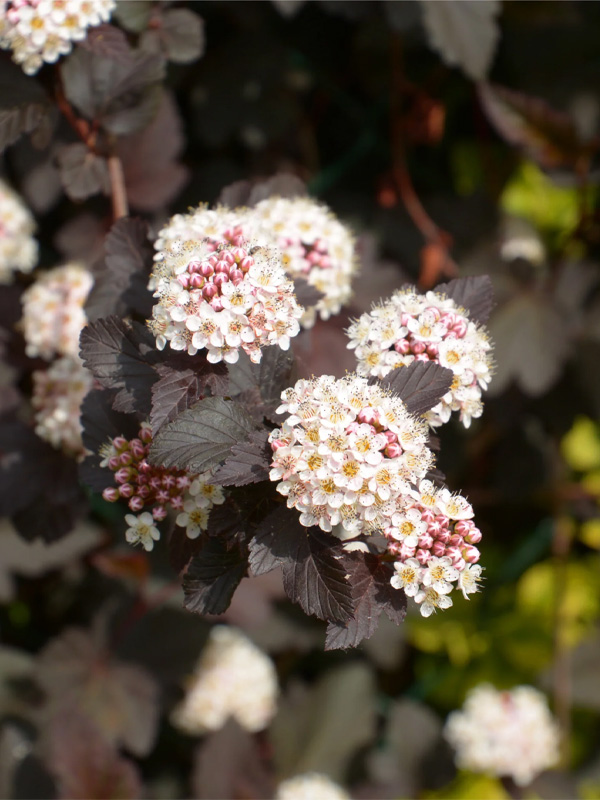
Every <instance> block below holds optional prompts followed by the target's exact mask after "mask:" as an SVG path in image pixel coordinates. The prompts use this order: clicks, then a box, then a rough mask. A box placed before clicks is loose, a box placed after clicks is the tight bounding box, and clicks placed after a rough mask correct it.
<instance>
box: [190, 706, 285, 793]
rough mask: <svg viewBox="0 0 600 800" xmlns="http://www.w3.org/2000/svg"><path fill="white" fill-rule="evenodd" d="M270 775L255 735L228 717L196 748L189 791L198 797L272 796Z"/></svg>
mask: <svg viewBox="0 0 600 800" xmlns="http://www.w3.org/2000/svg"><path fill="white" fill-rule="evenodd" d="M272 784H273V778H272V776H271V774H270V771H269V770H268V769H267V768H266V765H265V764H264V755H263V754H262V753H261V748H260V745H259V742H258V741H257V739H256V737H254V736H252V735H251V734H250V733H248V731H245V730H244V729H243V728H241V727H240V726H239V725H238V723H237V722H236V721H235V720H234V719H229V720H228V721H227V722H226V723H225V725H224V726H223V727H222V728H221V730H219V731H216V732H215V733H210V734H209V735H208V736H207V737H206V738H205V739H204V741H203V742H202V745H201V746H200V748H199V749H198V751H197V754H196V758H195V763H194V771H193V776H192V793H193V796H194V797H197V798H198V800H230V799H231V798H232V797H272V796H273V794H274V787H273V785H272Z"/></svg>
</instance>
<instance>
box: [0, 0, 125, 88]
mask: <svg viewBox="0 0 600 800" xmlns="http://www.w3.org/2000/svg"><path fill="white" fill-rule="evenodd" d="M115 6H116V2H115V0H4V2H3V3H2V4H1V6H0V10H1V12H2V14H3V18H2V19H1V20H0V48H2V49H4V50H12V58H13V61H15V62H16V63H17V64H21V66H22V67H23V70H24V71H25V72H26V74H27V75H34V74H35V73H36V72H37V71H38V69H39V68H40V67H41V66H42V64H43V62H44V61H46V62H48V63H53V62H55V61H56V60H57V59H58V57H59V56H60V55H65V54H66V53H69V52H70V51H71V48H72V46H73V42H77V41H81V40H82V39H84V38H85V35H86V29H87V28H89V27H92V26H95V25H99V24H100V23H102V22H108V20H109V19H110V15H111V13H112V11H113V10H114V8H115Z"/></svg>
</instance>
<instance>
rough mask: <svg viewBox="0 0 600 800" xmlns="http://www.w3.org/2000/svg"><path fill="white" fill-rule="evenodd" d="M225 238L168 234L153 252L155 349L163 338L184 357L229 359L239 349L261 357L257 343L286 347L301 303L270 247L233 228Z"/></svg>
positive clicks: (233, 359)
mask: <svg viewBox="0 0 600 800" xmlns="http://www.w3.org/2000/svg"><path fill="white" fill-rule="evenodd" d="M223 238H224V239H225V240H226V241H224V242H221V243H217V242H215V241H214V240H212V239H209V238H204V239H201V240H198V239H187V240H182V239H173V240H171V241H170V243H169V244H168V245H167V247H166V248H165V249H164V250H162V251H161V252H159V254H158V257H157V259H156V261H155V267H154V272H153V274H152V278H151V286H152V287H153V288H154V289H155V293H154V296H155V297H158V298H159V302H158V304H157V305H155V306H154V308H153V309H152V314H153V319H152V320H151V322H150V323H149V324H150V328H151V329H152V331H153V332H154V334H155V336H156V345H157V347H158V348H159V349H160V350H162V349H163V348H164V347H165V345H166V343H167V342H169V344H170V346H171V347H172V348H173V349H174V350H187V352H188V353H189V354H190V355H195V354H196V353H197V352H198V350H201V349H206V350H207V351H208V353H207V359H208V360H209V361H210V362H212V363H217V362H219V361H223V360H224V361H228V362H229V363H235V362H236V361H237V360H238V358H239V351H240V349H242V350H244V351H245V352H246V353H247V354H248V355H249V356H250V358H251V359H252V361H254V362H259V361H260V359H261V355H262V353H261V348H262V347H267V346H269V345H274V344H276V345H278V346H279V347H281V348H282V349H283V350H287V349H288V348H289V346H290V337H292V336H296V334H297V333H298V332H299V330H300V326H299V323H298V320H299V319H300V317H301V316H302V311H303V309H302V306H299V305H298V304H297V302H296V298H295V296H294V285H293V283H291V281H288V280H287V279H286V276H285V273H284V271H283V269H282V268H281V266H280V264H279V261H280V258H279V254H278V253H277V251H276V250H273V249H272V248H268V247H253V246H251V245H249V244H248V243H247V242H246V240H245V239H244V238H243V236H242V234H241V232H240V230H239V228H232V229H230V230H227V231H224V233H223ZM163 240H164V237H163Z"/></svg>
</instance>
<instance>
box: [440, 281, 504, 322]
mask: <svg viewBox="0 0 600 800" xmlns="http://www.w3.org/2000/svg"><path fill="white" fill-rule="evenodd" d="M435 291H436V292H443V294H445V295H446V296H447V297H450V298H451V299H452V300H454V302H455V303H456V304H457V305H458V306H462V308H464V309H465V311H468V312H469V317H470V318H471V319H472V320H473V322H478V323H480V324H482V325H483V324H485V323H486V322H487V321H488V319H489V316H490V314H491V312H492V308H493V307H494V287H493V285H492V281H491V280H490V278H489V277H488V276H487V275H478V276H471V277H468V278H456V279H455V280H453V281H450V282H449V283H440V284H439V285H438V286H436V287H435Z"/></svg>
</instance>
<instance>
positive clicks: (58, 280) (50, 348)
mask: <svg viewBox="0 0 600 800" xmlns="http://www.w3.org/2000/svg"><path fill="white" fill-rule="evenodd" d="M93 282H94V281H93V278H92V276H91V274H90V273H89V272H88V270H86V269H85V268H84V267H83V266H81V265H80V264H77V263H69V264H66V265H64V266H62V267H56V268H55V269H51V270H48V272H45V273H44V274H42V275H41V276H40V277H39V278H38V279H37V280H36V282H35V283H34V284H32V285H31V286H30V287H29V288H28V289H27V291H25V292H24V293H23V321H22V324H23V333H24V336H25V342H26V353H27V355H28V356H32V357H35V356H41V357H42V358H47V359H50V358H52V357H53V356H55V355H62V356H71V357H73V358H77V356H78V353H79V334H80V333H81V329H82V328H83V327H84V325H85V324H86V322H87V318H86V315H85V311H84V310H83V306H84V304H85V301H86V299H87V296H88V294H89V292H90V289H91V288H92V284H93Z"/></svg>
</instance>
